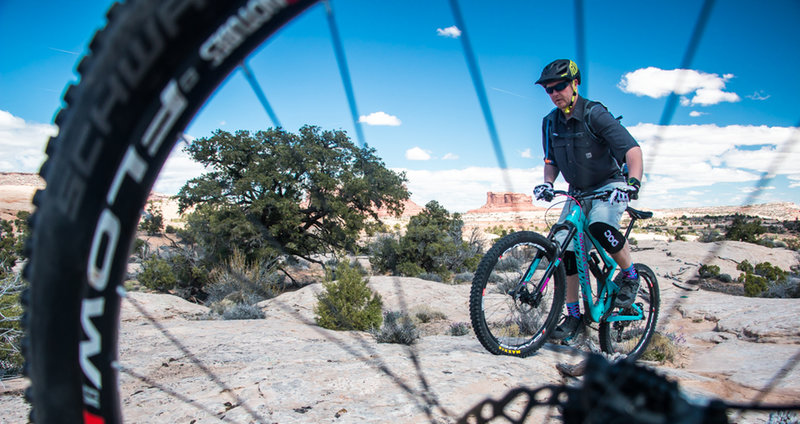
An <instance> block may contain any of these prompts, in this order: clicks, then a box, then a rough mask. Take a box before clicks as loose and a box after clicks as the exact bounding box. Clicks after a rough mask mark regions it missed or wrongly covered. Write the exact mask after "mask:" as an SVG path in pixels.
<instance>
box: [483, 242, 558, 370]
mask: <svg viewBox="0 0 800 424" xmlns="http://www.w3.org/2000/svg"><path fill="white" fill-rule="evenodd" d="M523 243H533V244H537V245H539V246H541V247H543V248H544V249H545V251H546V252H547V255H548V256H549V257H550V258H551V259H553V256H554V254H555V250H556V249H555V246H553V244H552V243H551V242H550V241H549V240H548V239H547V238H546V237H544V236H542V235H541V234H538V233H534V232H531V231H518V232H515V233H511V234H509V235H507V236H505V237H503V238H502V239H500V240H499V241H497V242H496V243H495V244H494V245H493V246H492V247H491V248H490V249H489V251H488V252H487V253H486V254H485V255H484V256H483V258H482V259H481V261H480V263H479V264H478V268H477V270H476V271H475V277H474V278H473V281H472V287H471V288H470V308H469V310H470V321H471V323H472V329H473V331H474V333H475V335H476V337H477V338H478V341H480V343H481V345H483V347H484V348H486V350H488V351H489V352H490V353H492V354H495V355H511V356H520V357H527V356H530V355H532V354H533V353H535V352H536V351H537V350H538V349H539V348H540V347H541V346H542V345H543V344H544V343H545V342H546V339H547V338H546V337H543V338H541V339H540V340H539V341H537V342H536V343H534V344H532V345H531V346H529V347H527V348H525V349H522V350H520V352H519V353H516V354H515V353H509V352H507V351H504V350H501V349H500V348H499V344H498V342H497V340H496V339H495V338H494V337H493V336H492V335H491V334H490V332H489V330H488V328H486V323H485V321H484V319H483V310H482V297H483V289H484V288H485V287H486V283H487V280H488V278H489V275H490V274H491V272H492V270H493V269H494V267H495V266H496V265H497V261H498V259H499V258H500V256H501V255H502V254H503V253H504V252H505V251H507V250H508V249H510V248H511V247H513V246H515V245H519V244H523ZM553 277H554V278H553V281H551V284H553V285H554V286H555V295H554V304H553V308H552V310H555V311H557V313H555V314H554V313H552V312H551V313H550V314H549V318H548V319H547V321H546V323H545V334H550V332H551V331H552V330H553V328H554V327H555V325H556V321H557V319H558V315H559V314H560V312H561V308H562V307H563V303H564V295H565V285H566V276H565V274H564V266H563V264H562V265H559V267H558V268H557V269H556V272H555V274H554V275H553Z"/></svg>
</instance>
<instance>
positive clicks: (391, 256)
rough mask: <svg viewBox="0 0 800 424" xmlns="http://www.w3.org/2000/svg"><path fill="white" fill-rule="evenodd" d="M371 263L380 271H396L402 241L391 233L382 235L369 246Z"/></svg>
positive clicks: (374, 268) (375, 269)
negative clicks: (399, 241)
mask: <svg viewBox="0 0 800 424" xmlns="http://www.w3.org/2000/svg"><path fill="white" fill-rule="evenodd" d="M367 251H368V252H369V263H370V265H371V266H372V269H373V270H374V271H375V272H378V273H386V272H394V271H395V270H396V269H397V265H398V263H397V261H398V258H399V251H400V243H398V241H397V240H396V239H395V238H394V237H393V236H390V235H380V236H378V237H377V238H376V239H375V241H373V242H372V243H370V244H369V245H368V246H367Z"/></svg>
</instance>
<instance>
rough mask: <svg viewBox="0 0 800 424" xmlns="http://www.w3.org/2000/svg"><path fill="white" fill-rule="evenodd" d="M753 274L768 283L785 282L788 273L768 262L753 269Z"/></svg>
mask: <svg viewBox="0 0 800 424" xmlns="http://www.w3.org/2000/svg"><path fill="white" fill-rule="evenodd" d="M753 273H754V274H756V275H760V276H762V277H764V278H766V279H767V280H769V281H779V282H780V281H786V276H787V275H788V273H787V272H786V271H784V270H782V269H780V268H778V267H777V266H773V265H772V264H771V263H769V262H761V263H760V264H758V265H756V266H755V268H753Z"/></svg>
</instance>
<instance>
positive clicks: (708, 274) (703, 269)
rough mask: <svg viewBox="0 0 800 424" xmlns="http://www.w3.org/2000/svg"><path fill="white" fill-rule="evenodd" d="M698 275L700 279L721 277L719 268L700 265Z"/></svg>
mask: <svg viewBox="0 0 800 424" xmlns="http://www.w3.org/2000/svg"><path fill="white" fill-rule="evenodd" d="M697 275H699V276H700V278H715V277H717V276H719V266H717V265H700V269H698V270H697Z"/></svg>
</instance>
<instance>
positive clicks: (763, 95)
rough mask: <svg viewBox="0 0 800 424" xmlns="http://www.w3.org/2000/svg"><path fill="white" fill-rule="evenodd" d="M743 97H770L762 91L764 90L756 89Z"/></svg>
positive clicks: (759, 98) (751, 98) (758, 98)
mask: <svg viewBox="0 0 800 424" xmlns="http://www.w3.org/2000/svg"><path fill="white" fill-rule="evenodd" d="M745 97H747V98H748V99H750V100H767V99H768V98H769V97H770V95H769V94H766V93H764V90H758V91H756V92H755V93H753V94H748V95H747V96H745Z"/></svg>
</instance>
